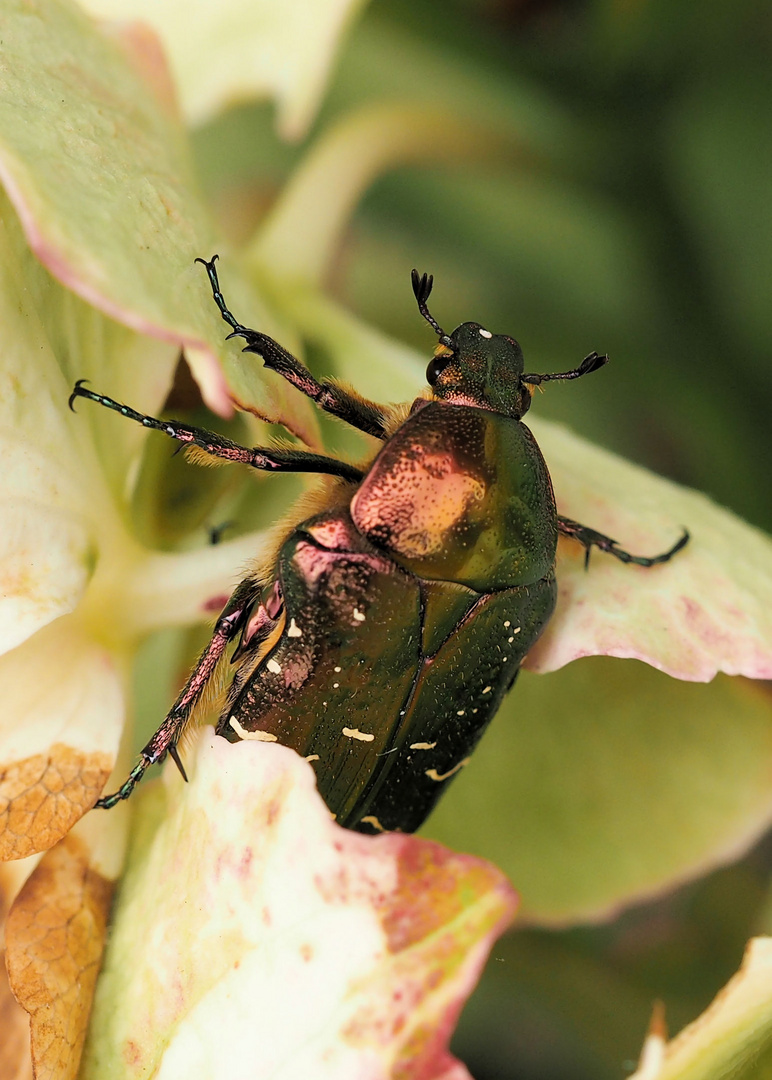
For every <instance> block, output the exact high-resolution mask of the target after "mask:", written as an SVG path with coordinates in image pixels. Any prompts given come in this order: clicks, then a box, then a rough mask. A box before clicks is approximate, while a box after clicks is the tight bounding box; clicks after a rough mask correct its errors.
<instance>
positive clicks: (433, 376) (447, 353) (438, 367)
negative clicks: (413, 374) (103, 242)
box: [426, 345, 454, 386]
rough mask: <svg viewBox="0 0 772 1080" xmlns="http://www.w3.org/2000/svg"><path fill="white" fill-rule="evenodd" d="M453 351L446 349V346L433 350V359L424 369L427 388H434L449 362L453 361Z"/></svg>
mask: <svg viewBox="0 0 772 1080" xmlns="http://www.w3.org/2000/svg"><path fill="white" fill-rule="evenodd" d="M453 355H454V354H453V350H452V349H450V348H448V346H447V345H438V346H437V348H436V349H435V350H434V358H433V359H432V360H431V361H430V362H429V366H428V367H427V369H426V381H427V382H428V384H429V386H434V384H435V383H436V382H437V379H439V377H440V375H441V374H442V372H443V371H444V370H445V368H446V367H447V366H448V363H449V361H450V360H452V359H453Z"/></svg>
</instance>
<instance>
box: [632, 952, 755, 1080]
mask: <svg viewBox="0 0 772 1080" xmlns="http://www.w3.org/2000/svg"><path fill="white" fill-rule="evenodd" d="M770 1077H772V938H768V937H759V938H754V939H753V940H752V941H750V942H749V943H748V948H747V949H746V951H745V956H744V957H743V962H742V966H741V968H740V970H739V971H738V972H737V974H736V975H735V976H734V977H733V978H732V979H730V980H729V982H728V983H727V984H726V986H725V987H724V988H723V989H722V990H721V991H720V993H719V994H718V995H717V997H716V998H715V1000H714V1001H713V1002H712V1004H711V1005H710V1006H709V1008H707V1009H706V1010H705V1012H704V1013H703V1014H702V1015H701V1016H700V1017H698V1018H697V1020H695V1021H694V1023H693V1024H689V1026H688V1027H686V1028H684V1029H683V1031H681V1032H680V1033H679V1034H678V1035H677V1037H676V1038H675V1039H673V1040H672V1041H671V1042H670V1043H668V1044H667V1045H666V1046H665V1047H664V1049H663V1050H662V1051H661V1054H657V1056H656V1059H654V1055H651V1057H650V1060H649V1061H646V1060H644V1061H643V1062H642V1064H641V1067H640V1068H639V1069H638V1071H637V1072H635V1073H633V1075H632V1076H631V1077H630V1080H769V1078H770Z"/></svg>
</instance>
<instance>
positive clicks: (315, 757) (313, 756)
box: [306, 754, 319, 761]
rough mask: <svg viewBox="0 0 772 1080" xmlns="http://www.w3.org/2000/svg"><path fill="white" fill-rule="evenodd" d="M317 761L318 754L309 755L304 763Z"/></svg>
mask: <svg viewBox="0 0 772 1080" xmlns="http://www.w3.org/2000/svg"><path fill="white" fill-rule="evenodd" d="M318 760H319V755H318V754H309V755H308V757H307V758H306V761H318Z"/></svg>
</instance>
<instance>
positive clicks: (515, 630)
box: [512, 626, 523, 634]
mask: <svg viewBox="0 0 772 1080" xmlns="http://www.w3.org/2000/svg"><path fill="white" fill-rule="evenodd" d="M522 629H523V628H522V626H516V627H515V629H514V630H513V631H512V633H513V634H519V633H520V631H521V630H522Z"/></svg>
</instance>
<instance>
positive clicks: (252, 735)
mask: <svg viewBox="0 0 772 1080" xmlns="http://www.w3.org/2000/svg"><path fill="white" fill-rule="evenodd" d="M228 723H229V724H230V726H231V727H232V728H233V730H234V731H235V732H236V734H237V735H238V737H239V738H240V739H244V741H245V742H249V741H252V742H278V741H279V740H278V738H277V736H276V735H272V734H271V733H270V731H247V729H246V728H245V727H242V726H241V724H240V723H239V722H238V720H237V719H236V717H235V716H232V717H231V718H230V720H229V721H228Z"/></svg>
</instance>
